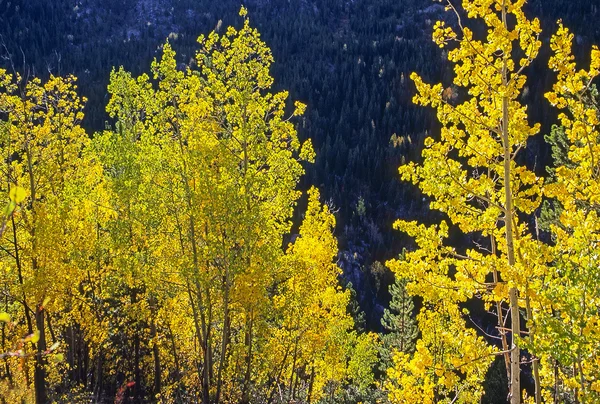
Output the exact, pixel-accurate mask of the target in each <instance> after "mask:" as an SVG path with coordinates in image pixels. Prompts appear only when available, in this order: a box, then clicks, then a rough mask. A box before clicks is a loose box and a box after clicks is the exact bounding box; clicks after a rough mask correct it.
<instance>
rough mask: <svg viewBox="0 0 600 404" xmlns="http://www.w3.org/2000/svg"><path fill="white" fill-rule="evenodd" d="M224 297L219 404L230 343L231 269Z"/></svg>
mask: <svg viewBox="0 0 600 404" xmlns="http://www.w3.org/2000/svg"><path fill="white" fill-rule="evenodd" d="M224 288H225V290H224V297H223V310H224V313H223V335H222V340H221V355H220V358H219V369H218V371H217V397H216V400H215V402H216V403H217V404H218V403H219V402H220V399H221V386H222V383H223V379H222V375H223V368H224V367H225V359H226V354H227V345H228V342H229V268H226V269H225V284H224Z"/></svg>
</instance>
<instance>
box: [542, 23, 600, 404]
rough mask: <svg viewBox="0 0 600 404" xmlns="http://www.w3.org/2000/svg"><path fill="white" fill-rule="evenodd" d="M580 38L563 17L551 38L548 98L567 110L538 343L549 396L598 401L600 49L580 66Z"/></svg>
mask: <svg viewBox="0 0 600 404" xmlns="http://www.w3.org/2000/svg"><path fill="white" fill-rule="evenodd" d="M573 37H574V35H573V34H572V33H571V32H570V31H569V30H568V29H567V28H566V27H564V26H563V24H562V23H560V22H559V28H558V31H557V33H556V34H555V35H554V36H553V37H552V39H551V42H550V46H551V49H552V51H553V55H552V57H551V58H550V62H549V67H550V68H551V69H552V70H553V71H555V72H556V73H557V80H556V82H555V83H554V85H553V88H552V91H550V92H548V93H547V94H546V98H547V99H548V100H549V101H550V103H551V104H552V105H553V106H555V107H556V108H557V109H559V110H560V111H561V113H560V115H559V120H560V124H561V127H560V128H556V129H555V133H554V135H555V136H556V137H557V138H558V139H556V141H555V146H556V147H555V149H554V151H555V153H554V157H555V159H556V162H557V163H558V166H557V167H556V168H554V169H553V180H554V181H553V182H552V183H551V184H548V185H547V186H546V188H545V190H546V192H545V193H546V196H548V197H549V198H552V199H553V200H554V202H555V213H554V218H553V219H554V220H552V222H551V225H550V231H551V233H552V235H553V238H554V243H555V245H554V246H553V248H552V252H553V258H554V260H553V265H552V266H553V268H552V269H553V271H551V272H549V273H548V274H547V275H546V276H545V277H543V278H542V279H541V280H540V282H539V290H540V297H539V301H540V302H539V305H537V306H536V307H534V310H535V311H536V312H537V313H536V314H535V317H536V329H539V338H535V339H534V341H533V342H532V344H531V349H532V350H533V351H534V352H535V353H536V354H538V355H540V356H541V357H542V365H543V366H542V368H541V379H542V384H543V387H544V391H543V394H544V399H545V400H546V402H554V403H557V402H563V401H566V400H569V399H570V400H573V402H581V403H593V402H598V400H600V359H599V358H600V350H599V349H600V331H599V330H600V328H599V325H600V315H599V312H598V307H599V305H600V273H599V270H598V268H599V267H600V261H599V257H600V255H599V253H600V248H599V244H598V242H599V235H600V219H599V217H598V213H599V212H600V194H599V190H600V182H599V181H600V162H599V158H600V121H599V119H600V118H599V111H600V108H599V107H598V104H597V91H596V90H595V88H594V87H593V82H594V80H595V79H596V78H597V77H598V76H599V75H600V51H599V50H598V48H597V47H596V46H594V47H593V49H592V51H591V55H590V61H591V63H590V67H589V69H587V70H585V69H578V68H577V65H576V62H575V58H574V56H573V53H572V47H573ZM557 142H558V143H557ZM536 334H537V333H536Z"/></svg>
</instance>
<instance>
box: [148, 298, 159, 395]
mask: <svg viewBox="0 0 600 404" xmlns="http://www.w3.org/2000/svg"><path fill="white" fill-rule="evenodd" d="M149 303H150V310H151V313H152V318H151V319H150V338H151V339H152V356H153V359H154V394H155V395H156V394H159V393H160V390H161V367H160V352H159V349H158V333H157V330H156V311H157V301H156V297H155V296H154V295H153V294H151V295H150V301H149Z"/></svg>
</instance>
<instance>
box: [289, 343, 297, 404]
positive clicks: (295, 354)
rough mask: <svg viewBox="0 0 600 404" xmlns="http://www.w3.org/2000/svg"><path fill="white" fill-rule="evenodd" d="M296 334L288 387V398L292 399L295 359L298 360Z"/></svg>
mask: <svg viewBox="0 0 600 404" xmlns="http://www.w3.org/2000/svg"><path fill="white" fill-rule="evenodd" d="M298 340H299V338H298V336H296V341H295V343H294V356H293V359H292V373H291V374H290V386H289V387H288V391H289V394H288V396H289V398H290V400H292V399H293V398H294V389H293V387H292V386H293V385H294V373H295V371H296V361H297V360H298Z"/></svg>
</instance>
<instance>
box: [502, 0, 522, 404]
mask: <svg viewBox="0 0 600 404" xmlns="http://www.w3.org/2000/svg"><path fill="white" fill-rule="evenodd" d="M502 23H503V24H504V27H505V28H506V29H508V23H507V6H506V1H505V0H504V1H503V2H502ZM509 57H510V55H506V54H505V55H503V58H504V62H503V65H502V84H503V87H504V89H506V88H507V87H508V58H509ZM508 109H509V99H508V96H507V95H506V94H504V95H503V97H502V143H503V146H504V194H505V204H504V209H505V214H504V229H505V231H506V250H507V251H506V252H507V255H508V265H509V266H510V267H514V265H515V244H514V234H513V232H514V231H513V215H514V212H513V199H512V188H511V166H510V163H511V160H512V156H511V144H510V136H509V122H510V117H509V110H508ZM508 293H509V304H510V322H511V331H512V336H511V337H512V341H511V350H510V403H511V404H520V403H521V351H520V349H519V346H518V344H517V341H518V338H519V336H520V334H521V321H520V320H521V318H520V313H519V291H518V289H517V288H516V287H514V286H513V287H511V288H510V290H509V292H508Z"/></svg>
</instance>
